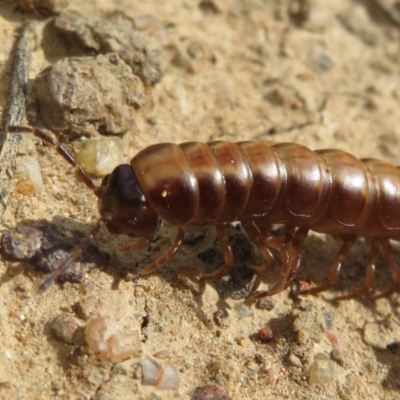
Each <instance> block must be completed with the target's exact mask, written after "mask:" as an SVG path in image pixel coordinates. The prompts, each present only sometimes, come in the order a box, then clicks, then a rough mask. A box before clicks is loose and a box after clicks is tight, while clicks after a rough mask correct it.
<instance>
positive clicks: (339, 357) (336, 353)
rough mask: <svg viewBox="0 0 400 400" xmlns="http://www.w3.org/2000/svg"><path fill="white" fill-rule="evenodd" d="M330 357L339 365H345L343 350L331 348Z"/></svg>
mask: <svg viewBox="0 0 400 400" xmlns="http://www.w3.org/2000/svg"><path fill="white" fill-rule="evenodd" d="M331 358H332V360H333V361H335V362H336V363H337V364H338V365H340V366H341V367H344V366H345V365H346V360H345V358H344V357H343V352H341V351H340V350H339V349H333V350H332V351H331Z"/></svg>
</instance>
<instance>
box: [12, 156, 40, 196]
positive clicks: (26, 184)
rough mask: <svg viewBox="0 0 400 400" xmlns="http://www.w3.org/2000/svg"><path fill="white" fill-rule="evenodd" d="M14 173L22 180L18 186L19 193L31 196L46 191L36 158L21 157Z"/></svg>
mask: <svg viewBox="0 0 400 400" xmlns="http://www.w3.org/2000/svg"><path fill="white" fill-rule="evenodd" d="M14 173H15V176H16V177H17V178H19V179H20V180H19V181H18V182H17V184H16V189H17V190H18V192H19V193H21V194H24V195H26V196H31V195H33V194H35V193H40V192H42V191H43V190H44V184H43V177H42V172H41V169H40V165H39V162H38V160H37V159H36V158H34V157H31V156H22V157H19V158H18V160H17V166H16V168H15V172H14Z"/></svg>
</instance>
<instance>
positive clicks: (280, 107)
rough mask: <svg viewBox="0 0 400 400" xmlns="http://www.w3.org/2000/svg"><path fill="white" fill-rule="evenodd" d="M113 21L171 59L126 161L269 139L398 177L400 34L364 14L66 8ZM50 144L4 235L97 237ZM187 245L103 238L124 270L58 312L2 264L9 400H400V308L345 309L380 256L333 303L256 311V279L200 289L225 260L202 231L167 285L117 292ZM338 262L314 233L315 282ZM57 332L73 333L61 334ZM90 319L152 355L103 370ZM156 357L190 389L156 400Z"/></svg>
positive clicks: (356, 9)
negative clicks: (367, 163) (55, 231)
mask: <svg viewBox="0 0 400 400" xmlns="http://www.w3.org/2000/svg"><path fill="white" fill-rule="evenodd" d="M3 1H4V0H3ZM140 3H142V4H140ZM373 3H374V2H372V1H371V4H373ZM392 3H393V2H392ZM368 4H369V3H368ZM371 4H369V5H371ZM385 4H386V5H388V6H391V4H390V2H389V1H387V2H385ZM299 5H303V7H305V8H307V7H306V6H308V7H309V9H308V12H301V11H298V8H296V7H297V6H299ZM115 9H118V10H124V12H125V13H126V14H127V15H129V16H131V17H133V18H138V17H142V20H145V21H147V25H146V26H145V27H144V29H143V32H145V33H146V34H148V35H150V36H151V37H153V38H154V40H155V41H156V42H157V43H158V45H159V46H160V48H162V49H163V51H164V54H165V70H164V72H163V79H162V82H161V83H159V84H157V85H156V86H155V87H154V88H153V89H151V90H149V91H148V94H147V105H146V106H145V107H143V108H142V109H141V110H140V111H139V112H138V113H137V120H136V124H137V128H136V129H135V132H131V133H130V134H128V135H127V136H126V137H125V138H124V140H125V142H124V144H125V147H124V149H125V152H124V158H125V160H126V161H128V160H129V159H130V157H132V156H133V155H134V154H135V153H136V152H137V151H138V150H139V149H141V148H142V147H145V146H147V145H149V144H152V143H157V142H160V141H173V142H182V141H187V140H201V141H210V140H215V139H226V140H230V141H238V140H247V139H257V140H274V141H281V142H285V141H293V142H298V143H301V144H304V145H307V146H309V147H311V148H312V149H318V148H332V147H333V148H339V149H342V150H346V151H350V152H352V153H353V154H355V155H356V156H358V157H367V156H368V157H376V158H381V159H384V160H386V161H388V162H391V163H394V164H396V163H399V161H398V160H399V156H398V155H399V153H400V152H399V150H400V141H399V140H400V124H399V122H400V112H399V105H400V104H399V103H400V79H399V76H400V75H399V65H400V53H399V45H400V31H399V28H398V27H396V25H395V24H394V23H393V22H391V21H389V20H388V19H387V18H386V17H385V15H383V14H380V13H378V12H377V11H376V9H374V8H368V7H367V5H366V4H365V3H364V2H363V1H349V0H309V1H304V2H302V1H289V0H275V1H272V0H271V1H261V0H249V1H245V0H237V1H235V0H230V1H219V0H215V1H203V2H199V1H184V0H169V1H162V0H159V1H157V0H149V1H146V2H133V1H129V0H114V1H107V2H106V1H100V0H99V1H94V0H87V1H85V2H82V1H77V0H71V2H70V6H69V10H76V11H79V12H80V13H82V14H83V15H88V16H90V17H92V18H99V19H101V18H103V17H104V15H105V13H106V12H109V11H112V10H115ZM296 10H297V11H296ZM27 18H28V16H27V15H24V14H22V13H21V12H17V11H15V10H14V9H13V7H12V6H11V5H10V4H9V3H8V4H5V5H2V4H1V3H0V38H1V43H2V45H1V49H0V76H1V81H0V112H1V110H2V109H4V107H5V104H6V99H7V96H6V94H7V90H8V84H9V77H10V52H11V49H12V46H13V43H14V40H15V37H16V32H17V29H18V28H19V26H20V25H21V23H22V22H23V21H24V20H26V19H27ZM47 22H48V21H47V20H42V21H40V20H39V22H38V26H37V35H38V41H37V43H38V46H37V47H36V48H35V51H34V53H33V59H32V65H31V69H30V78H31V79H34V78H35V77H36V76H37V74H38V73H39V72H40V71H42V70H43V69H44V68H45V67H47V66H48V65H49V62H50V61H51V62H54V61H55V60H56V59H57V57H61V55H62V51H61V50H60V49H53V50H54V53H53V59H51V57H49V56H48V54H47V56H46V55H45V54H44V52H43V42H42V41H41V38H42V34H43V29H44V26H45V24H46V23H47ZM47 40H49V38H47ZM47 44H48V45H49V43H47ZM50 48H51V45H50ZM35 143H37V146H36V147H37V150H35V149H33V152H32V153H33V154H34V155H36V156H37V157H38V159H39V162H40V164H41V167H42V175H43V177H44V182H45V190H44V191H43V192H41V193H36V194H33V195H30V196H25V195H22V194H21V193H18V192H17V191H14V192H13V193H12V195H11V197H10V198H9V204H8V210H7V220H6V221H5V222H4V224H3V227H2V228H3V229H10V228H12V227H16V226H26V225H33V226H38V225H43V224H45V223H47V222H48V223H50V222H51V223H55V224H56V225H63V226H64V228H67V229H69V231H70V232H71V236H74V235H76V234H77V232H78V233H80V235H81V236H82V235H83V234H84V232H86V231H87V230H88V229H90V227H91V226H92V225H93V223H94V221H95V220H96V218H97V215H98V214H97V207H96V199H95V197H94V196H93V194H92V193H90V191H89V190H88V189H87V188H86V187H85V186H84V185H83V184H82V183H80V182H78V181H77V179H76V178H75V176H74V173H73V171H72V170H71V169H70V168H69V167H68V166H67V165H66V163H65V162H64V161H63V160H62V159H61V158H60V157H59V156H57V155H56V154H55V152H54V150H53V149H51V148H49V147H43V146H41V145H40V144H39V143H38V142H37V141H36V142H35ZM172 232H173V230H172V229H170V228H168V227H164V228H162V231H161V233H160V235H158V239H157V241H156V243H155V244H154V245H152V249H151V252H150V253H147V252H146V251H145V250H144V251H142V252H139V253H135V254H122V255H121V254H118V253H117V252H116V251H115V248H116V247H118V246H121V245H125V244H127V243H129V241H127V239H126V238H123V237H116V236H111V235H110V234H108V233H107V232H106V231H102V232H101V233H100V234H99V237H98V239H97V241H96V245H97V246H98V248H99V249H101V250H102V251H105V252H108V253H110V254H111V257H112V261H111V263H110V265H109V266H107V267H104V268H103V269H101V270H98V269H96V270H93V271H92V272H90V273H88V274H86V275H85V277H84V279H83V281H82V282H79V283H65V284H56V285H54V286H53V287H52V288H51V290H50V291H49V292H48V293H46V294H45V295H43V296H37V295H36V294H35V290H36V287H37V285H38V284H39V283H40V282H41V281H42V280H43V279H44V276H45V275H44V274H43V273H42V272H37V271H35V270H34V268H33V267H32V265H31V264H30V263H23V267H24V272H23V273H21V274H19V275H16V276H11V275H10V273H9V271H10V268H16V266H17V267H18V265H19V264H20V263H10V262H5V261H3V260H2V261H0V263H1V264H0V273H1V276H2V280H1V286H0V293H1V295H0V330H1V339H0V398H2V399H6V398H7V399H50V398H62V399H123V398H138V399H169V398H171V399H172V398H182V399H189V398H191V396H192V394H193V392H194V390H195V388H196V387H202V386H204V385H206V384H209V385H214V386H218V387H220V388H221V391H222V392H220V394H219V395H215V397H210V395H208V396H209V397H206V394H204V393H203V397H200V395H199V396H198V397H194V395H193V398H196V399H200V398H202V399H210V398H215V399H224V398H225V399H228V398H229V397H228V396H230V397H231V398H232V399H262V398H265V399H266V398H268V399H277V400H278V399H279V400H283V399H363V398H364V399H365V398H368V399H388V400H389V399H400V358H399V357H400V356H399V352H398V350H397V349H398V346H397V347H396V344H393V343H394V342H396V341H399V340H400V325H399V312H400V297H399V294H398V293H396V294H394V295H393V296H391V298H383V299H380V300H378V301H376V302H372V301H371V300H368V299H361V300H350V301H345V302H341V303H339V304H335V303H334V302H331V301H330V299H331V298H332V297H334V296H337V295H339V294H343V293H346V292H349V291H351V290H354V289H355V288H356V287H358V286H360V285H361V284H362V279H363V276H364V271H365V262H366V256H367V244H366V243H364V242H362V241H360V243H358V244H357V245H356V246H355V248H354V251H353V252H352V253H351V255H350V256H349V257H348V259H347V261H346V263H345V266H344V273H343V276H342V278H341V280H340V282H339V283H338V284H336V285H335V286H334V287H333V288H332V289H330V290H329V291H327V292H325V293H323V294H322V295H321V296H319V297H312V296H310V297H307V298H301V299H295V298H294V297H293V296H292V295H291V291H290V289H287V290H285V291H284V292H282V293H280V294H277V295H275V296H274V297H273V298H272V299H271V301H270V302H267V304H264V307H266V308H268V309H261V308H260V307H257V306H256V305H255V304H250V305H249V304H247V303H246V302H245V301H244V299H243V296H244V295H245V294H246V293H248V288H249V286H248V285H249V284H250V283H249V280H248V281H246V282H245V284H244V283H243V280H240V279H237V280H234V277H232V278H231V279H229V278H228V279H225V280H223V281H221V282H216V283H209V284H206V285H201V284H200V283H199V280H198V274H199V272H198V271H200V272H204V271H205V270H206V269H207V270H208V271H210V270H211V268H212V267H216V266H218V265H219V263H220V262H221V260H222V259H221V254H220V252H219V248H218V241H216V238H215V232H214V230H213V229H210V230H207V231H194V232H191V234H190V235H189V237H190V240H188V241H187V242H186V243H185V245H184V248H183V250H182V251H181V252H180V253H179V254H178V255H177V256H176V257H175V258H174V260H173V261H171V262H169V263H168V265H166V266H165V267H164V268H162V269H160V270H159V271H157V272H156V273H154V274H152V275H149V276H146V277H140V278H139V279H133V280H129V279H128V280H121V281H119V280H118V277H119V276H118V271H117V269H116V268H115V265H117V263H118V265H120V264H121V265H125V266H126V265H131V264H133V266H132V271H133V272H132V274H131V275H132V276H133V275H134V272H135V271H136V269H137V267H138V266H140V267H142V266H143V265H145V264H146V263H147V262H148V260H149V257H150V258H151V257H153V255H154V253H157V252H160V251H162V250H164V249H165V248H166V246H167V245H168V243H169V242H170V240H171V238H170V236H171V234H172ZM232 233H233V239H234V240H233V242H232V245H233V247H234V249H235V252H236V254H238V258H239V260H240V261H241V262H239V263H238V265H236V266H235V269H238V270H245V264H246V263H247V264H248V263H249V262H251V260H244V259H245V258H246V257H248V255H249V254H250V252H249V251H247V252H246V251H245V250H246V244H247V242H246V240H245V239H244V237H243V236H242V235H241V234H240V232H239V231H237V230H236V228H232ZM247 246H248V244H247ZM337 248H338V244H337V243H336V242H334V241H333V240H332V239H331V238H327V237H325V236H324V235H315V234H311V235H310V237H309V238H308V239H307V241H306V243H305V246H304V253H305V258H304V262H303V266H302V269H301V277H302V279H309V280H310V281H312V282H317V283H318V282H322V281H323V280H324V277H326V275H327V273H328V270H329V265H330V262H331V260H332V258H333V256H334V254H335V251H336V250H337ZM243 249H244V250H243ZM243 254H244V255H243ZM117 258H118V260H119V261H118V262H117V261H116V260H117ZM153 258H154V257H153ZM396 259H397V260H399V259H400V254H399V252H398V250H396ZM246 261H247V262H246ZM196 270H198V271H196ZM235 273H237V274H240V271H239V272H234V274H235ZM242 274H243V272H242ZM377 275H378V278H377V281H376V287H377V290H383V288H384V287H385V285H387V284H389V282H390V276H389V272H388V269H387V266H386V263H385V262H383V261H382V262H381V263H380V264H379V265H378V273H377ZM249 279H250V278H249ZM274 279H276V275H275V276H272V277H268V278H266V279H265V280H263V282H262V286H261V287H262V288H267V287H268V285H271V284H272V283H273V282H274ZM246 285H247V286H246ZM60 315H62V316H63V317H64V318H65V321H67V322H66V323H65V324H64V325H65V326H64V325H63V324H61V325H62V326H61V328H57V326H56V324H55V323H54V320H55V318H56V317H59V316H60ZM92 316H106V317H113V318H114V319H115V320H116V321H118V322H119V323H120V325H121V326H122V327H123V329H126V330H127V331H130V330H138V331H139V333H140V338H141V341H142V354H141V355H140V356H138V357H133V358H130V359H128V360H126V361H124V362H121V363H111V362H106V361H99V360H97V359H96V358H95V357H94V355H93V354H92V353H91V352H90V351H89V350H88V348H87V346H86V344H85V342H84V341H83V340H82V338H81V337H80V338H79V335H78V338H76V335H77V334H76V331H78V332H82V327H85V325H86V322H87V319H88V318H91V317H92ZM266 326H268V327H270V328H271V329H272V332H273V336H274V337H273V339H272V340H271V341H268V342H266V341H262V340H260V335H259V331H260V330H261V329H262V328H264V327H266ZM68 329H70V330H68ZM60 330H61V333H60ZM57 332H58V334H57ZM263 332H266V330H264V331H263ZM390 344H392V345H391V346H389V349H388V348H387V346H388V345H390ZM321 355H322V356H321ZM144 358H152V359H154V360H157V361H158V362H159V363H162V362H164V361H169V362H170V363H171V364H172V365H174V367H175V368H176V370H177V372H178V374H179V378H180V386H179V390H178V391H173V390H172V391H171V390H165V391H163V390H161V389H159V388H157V387H153V386H144V385H143V384H142V381H141V379H140V370H138V367H137V362H138V361H139V360H140V359H144ZM315 359H316V360H321V359H322V362H321V361H319V362H317V364H314V360H315ZM321 364H324V365H327V369H328V372H327V381H326V382H325V383H323V384H311V383H310V377H309V375H310V369H311V368H312V366H313V365H314V366H315V365H321ZM311 382H312V380H311ZM198 390H199V389H198ZM223 393H225V396H226V397H224V394H223Z"/></svg>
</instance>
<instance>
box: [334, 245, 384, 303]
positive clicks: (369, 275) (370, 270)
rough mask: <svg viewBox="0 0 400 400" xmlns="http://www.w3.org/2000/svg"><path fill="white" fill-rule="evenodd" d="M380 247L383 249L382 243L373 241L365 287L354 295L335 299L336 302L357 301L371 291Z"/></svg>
mask: <svg viewBox="0 0 400 400" xmlns="http://www.w3.org/2000/svg"><path fill="white" fill-rule="evenodd" d="M380 247H381V241H379V240H372V241H371V248H370V250H369V254H368V264H367V272H366V274H365V279H364V284H363V286H362V287H360V288H359V289H357V290H355V291H354V292H352V293H349V294H346V295H344V296H339V297H335V298H334V299H333V300H334V301H340V300H349V299H355V298H357V297H362V296H364V295H365V294H366V293H368V292H369V291H370V290H371V288H372V285H373V284H374V278H375V264H376V260H377V259H378V256H379V252H380Z"/></svg>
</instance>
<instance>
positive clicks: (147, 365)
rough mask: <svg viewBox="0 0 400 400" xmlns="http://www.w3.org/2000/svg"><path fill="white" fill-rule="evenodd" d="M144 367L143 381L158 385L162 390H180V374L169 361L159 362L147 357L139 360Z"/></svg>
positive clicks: (147, 384)
mask: <svg viewBox="0 0 400 400" xmlns="http://www.w3.org/2000/svg"><path fill="white" fill-rule="evenodd" d="M139 364H140V366H141V367H142V383H143V385H146V386H156V387H158V388H159V389H161V390H178V388H179V375H178V372H177V371H176V369H175V367H174V366H173V365H172V364H171V363H169V362H163V363H162V364H159V363H157V362H156V361H154V360H151V359H149V358H146V359H144V360H141V361H140V362H139Z"/></svg>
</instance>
